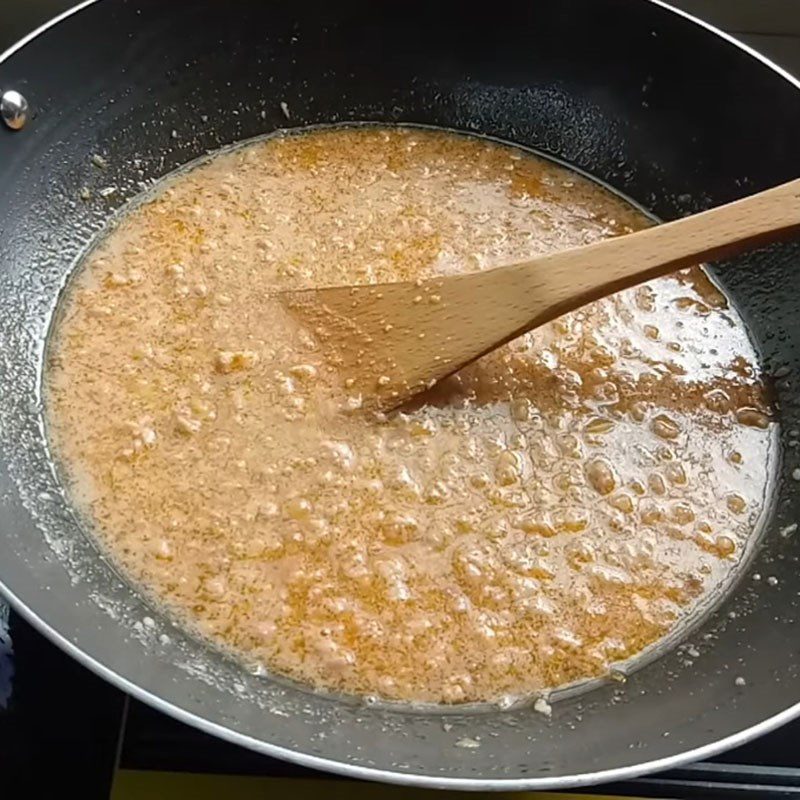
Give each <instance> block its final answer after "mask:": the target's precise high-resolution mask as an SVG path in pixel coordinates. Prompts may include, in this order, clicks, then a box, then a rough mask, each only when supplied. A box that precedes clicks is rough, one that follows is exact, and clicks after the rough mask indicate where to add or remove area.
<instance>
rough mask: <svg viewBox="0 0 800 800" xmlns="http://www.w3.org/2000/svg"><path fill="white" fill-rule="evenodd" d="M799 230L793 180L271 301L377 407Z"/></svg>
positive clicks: (798, 193)
mask: <svg viewBox="0 0 800 800" xmlns="http://www.w3.org/2000/svg"><path fill="white" fill-rule="evenodd" d="M795 230H800V180H795V181H791V182H790V183H786V184H783V185H781V186H777V187H776V188H774V189H769V190H767V191H765V192H761V193H760V194H756V195H753V196H751V197H747V198H745V199H743V200H738V201H737V202H735V203H730V204H729V205H725V206H720V207H719V208H714V209H711V210H710V211H705V212H703V213H702V214H696V215H695V216H691V217H686V218H684V219H681V220H677V221H675V222H669V223H666V224H664V225H658V226H655V227H653V228H648V229H646V230H643V231H639V232H637V233H632V234H629V235H627V236H621V237H618V238H615V239H608V240H606V241H603V242H598V243H596V244H591V245H588V246H586V247H580V248H576V249H573V250H566V251H563V252H560V253H554V254H552V255H548V256H543V257H541V258H536V259H534V260H532V261H525V262H522V263H519V264H512V265H510V266H505V267H498V268H496V269H490V270H486V271H484V272H472V273H467V274H463V275H454V276H451V277H442V278H434V279H431V280H426V281H417V282H416V283H412V282H404V283H386V284H372V285H367V286H337V287H333V288H323V289H306V290H301V291H294V292H285V293H282V294H281V297H282V300H283V302H284V304H285V305H286V307H288V308H289V309H291V311H292V312H293V313H294V314H296V315H298V316H299V317H300V319H301V320H302V321H303V322H304V323H305V324H306V325H308V326H309V327H310V328H311V329H312V330H313V331H314V332H315V333H316V335H317V336H318V337H319V338H320V339H321V340H322V342H323V344H324V346H326V347H328V348H329V355H330V358H331V360H332V361H333V362H334V363H335V364H336V365H337V366H338V368H339V369H340V370H341V374H342V376H343V378H344V381H345V386H346V387H347V388H348V391H350V392H351V393H352V395H353V396H358V395H360V396H361V397H362V398H363V402H364V403H365V404H367V405H371V406H373V407H375V408H378V409H384V410H385V409H388V408H392V407H395V406H397V405H400V404H401V403H403V402H404V401H406V400H408V399H409V398H410V397H412V396H413V395H414V394H416V393H417V392H419V391H421V390H423V389H425V388H428V387H430V386H432V385H433V384H434V383H436V381H438V380H440V379H441V378H444V377H445V376H447V375H449V374H451V373H453V372H455V371H456V370H458V369H460V368H461V367H463V366H464V365H465V364H468V363H469V362H470V361H473V360H474V359H476V358H479V357H480V356H482V355H484V354H485V353H488V352H489V351H490V350H493V349H494V348H496V347H499V346H500V345H502V344H504V343H505V342H508V341H510V340H511V339H514V338H515V337H517V336H520V335H521V334H523V333H525V332H526V331H529V330H531V329H532V328H535V327H536V326H538V325H542V324H543V323H545V322H549V321H550V320H552V319H555V318H556V317H558V316H561V315H562V314H565V313H566V312H568V311H572V310H574V309H575V308H578V307H579V306H582V305H584V304H586V303H589V302H591V301H593V300H597V299H598V298H600V297H603V296H605V295H609V294H612V293H614V292H617V291H619V290H621V289H626V288H628V287H630V286H634V285H636V284H638V283H643V282H645V281H648V280H650V279H651V278H655V277H658V276H659V275H664V274H666V273H669V272H673V271H675V270H678V269H681V268H683V267H687V266H691V265H693V264H697V263H699V262H702V261H704V260H713V259H716V258H720V257H725V256H730V255H734V254H736V253H739V252H741V251H743V250H746V249H748V248H752V247H755V246H758V245H763V244H768V243H770V242H775V241H778V240H780V239H783V238H786V237H788V236H789V235H790V234H791V233H793V232H794V231H795Z"/></svg>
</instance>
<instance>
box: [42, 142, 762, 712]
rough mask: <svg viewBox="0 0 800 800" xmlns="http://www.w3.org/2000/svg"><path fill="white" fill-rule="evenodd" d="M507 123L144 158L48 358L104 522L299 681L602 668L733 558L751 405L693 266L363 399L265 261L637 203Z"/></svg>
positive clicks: (194, 618)
mask: <svg viewBox="0 0 800 800" xmlns="http://www.w3.org/2000/svg"><path fill="white" fill-rule="evenodd" d="M648 224H649V222H648V220H647V218H646V217H645V216H644V215H643V214H642V213H641V212H640V211H638V210H637V209H635V208H633V207H632V206H630V205H629V204H627V203H626V202H625V201H623V200H622V199H620V198H619V197H617V196H615V195H613V194H611V193H610V192H608V191H607V190H605V189H603V188H601V187H600V186H598V185H596V184H594V183H592V182H590V181H589V180H587V179H585V178H583V177H581V176H578V175H576V174H573V173H572V172H570V171H568V170H567V169H565V168H563V167H561V166H558V165H556V164H554V163H551V162H549V161H546V160H543V159H541V158H538V157H536V156H533V155H531V154H529V153H527V152H524V151H520V150H518V149H515V148H512V147H509V146H505V145H501V144H496V143H492V142H488V141H486V140H481V139H474V138H468V137H462V136H458V135H455V134H449V133H445V132H437V131H431V130H422V129H399V128H396V129H382V128H373V127H360V128H359V127H354V128H339V129H326V130H317V131H310V132H306V133H302V134H300V135H292V136H276V137H273V138H270V139H267V140H262V141H259V142H256V143H251V144H247V145H245V146H242V147H240V148H239V149H236V150H233V151H229V152H225V153H222V154H219V155H217V156H215V157H213V158H210V159H209V160H207V161H205V162H204V163H202V164H200V165H198V166H195V167H194V168H193V169H191V170H190V171H188V172H184V173H182V174H179V175H177V176H174V177H173V178H171V179H170V180H169V181H167V182H166V183H164V184H162V185H161V186H160V188H158V190H157V191H156V192H155V193H154V194H153V195H151V196H150V198H149V199H147V200H146V201H145V202H143V203H141V204H139V205H137V206H136V207H135V208H133V209H132V210H130V211H129V213H127V215H126V216H124V217H123V218H122V219H121V221H120V222H119V224H118V225H117V226H116V227H115V228H114V229H113V230H111V231H110V232H108V233H107V235H106V236H105V238H104V239H103V240H102V241H101V242H100V244H99V246H98V247H96V248H95V249H94V250H93V251H92V252H91V253H90V254H89V255H88V256H87V257H86V259H85V261H84V263H83V265H82V267H81V269H80V271H79V272H78V274H77V276H76V277H75V279H74V281H73V283H72V286H71V289H70V291H69V292H68V293H67V294H66V296H65V298H64V301H63V304H62V313H61V314H60V315H59V319H58V322H57V324H56V329H55V333H54V338H53V341H52V346H51V348H50V358H49V365H48V373H47V376H46V378H47V380H46V389H47V399H48V408H49V422H50V431H51V438H52V441H53V445H54V448H55V451H56V453H57V455H58V457H59V459H60V461H61V463H62V464H63V466H64V468H65V471H66V474H67V475H68V476H69V477H70V483H71V486H72V491H73V494H74V497H75V500H76V503H77V504H78V507H79V508H81V509H82V510H83V511H84V512H85V514H86V517H87V519H88V520H91V522H92V527H93V529H94V531H95V532H96V535H97V537H98V538H99V540H100V541H101V543H102V544H103V545H104V546H105V548H107V550H108V551H109V552H110V553H111V554H112V555H113V557H114V558H115V560H116V561H117V563H118V564H119V565H120V566H121V567H122V569H123V570H124V571H125V573H126V574H127V575H128V576H129V577H130V579H131V580H132V581H133V582H135V584H136V585H138V586H139V587H141V588H142V590H143V591H145V592H146V593H147V594H148V595H149V596H150V597H152V598H154V599H156V600H157V601H159V602H161V603H163V604H164V605H165V606H166V607H168V609H170V611H171V612H172V613H173V614H174V615H177V616H178V618H180V619H181V620H182V621H183V623H184V624H185V625H187V626H189V627H190V628H191V629H192V630H194V631H195V632H196V633H199V634H200V635H202V636H204V637H205V638H207V639H208V640H211V641H212V642H214V643H216V644H217V645H218V646H220V647H222V648H224V649H226V650H227V651H229V652H232V653H234V654H236V655H237V656H239V657H241V658H242V659H244V660H246V661H247V662H249V663H253V662H255V663H260V664H263V665H265V666H266V667H267V668H268V669H269V670H272V671H274V672H277V673H281V674H284V675H288V676H291V677H293V678H296V679H298V680H300V681H303V682H306V683H308V684H310V685H312V686H314V687H316V688H324V689H328V690H334V691H342V692H347V693H353V694H359V695H372V696H378V697H381V698H385V699H391V700H401V701H429V702H444V703H460V702H468V701H484V700H490V701H497V700H500V699H503V698H508V697H517V696H521V695H528V694H531V693H536V692H539V691H541V690H543V689H545V688H548V687H557V686H561V685H564V684H567V683H570V682H573V681H577V680H580V679H583V678H587V677H591V676H598V675H603V674H606V673H607V672H608V671H609V669H610V666H611V665H612V664H614V663H615V662H618V661H621V660H624V659H628V658H629V657H632V656H634V655H635V654H637V653H639V652H640V651H641V650H642V649H643V648H645V647H646V646H648V645H650V644H652V643H654V642H656V641H658V640H659V639H660V638H661V637H664V636H665V635H666V634H668V633H670V632H672V631H674V630H675V628H676V626H678V625H680V624H681V623H682V621H684V620H686V619H687V618H688V617H689V616H690V615H691V613H692V612H693V611H695V610H697V608H698V607H699V606H700V604H701V603H702V602H703V600H704V599H707V598H708V597H709V596H710V595H711V594H712V593H713V592H715V591H716V590H719V589H720V588H721V587H723V586H724V585H725V584H726V581H727V580H728V579H729V578H730V576H731V574H732V572H733V570H734V569H735V567H736V564H737V563H738V562H739V561H740V559H741V558H743V556H744V554H745V552H746V550H747V546H748V539H749V537H751V535H752V533H753V530H754V528H755V526H756V523H757V520H758V518H759V515H760V513H761V511H762V506H763V503H764V494H765V488H766V482H767V474H768V469H767V467H768V462H769V439H770V428H771V425H772V423H771V421H770V407H769V404H768V402H767V399H766V396H765V391H764V388H763V384H762V382H761V380H760V378H759V374H758V368H757V366H756V359H755V355H754V352H753V349H752V346H751V344H750V342H749V340H748V337H747V334H746V331H745V328H744V326H743V324H742V323H741V320H740V319H739V318H738V317H737V315H736V312H735V311H734V310H733V309H732V308H731V307H729V305H728V304H727V302H726V299H725V297H724V296H723V295H722V294H720V292H719V291H718V290H717V289H716V288H715V287H714V285H713V284H711V283H710V281H709V280H708V279H707V278H706V276H705V274H704V273H703V272H702V270H701V269H699V268H696V269H691V270H687V271H684V272H682V273H680V274H678V275H676V276H674V277H669V278H665V279H661V280H657V281H653V282H651V283H649V284H647V285H645V286H642V287H640V288H637V289H635V290H630V291H626V292H623V293H621V294H618V295H616V296H614V297H610V298H608V299H605V300H602V301H600V302H597V303H595V304H593V305H591V306H588V307H586V308H583V309H581V310H579V311H577V312H575V313H573V314H570V315H569V316H566V317H563V318H561V319H559V320H556V321H555V322H553V323H552V324H549V325H547V326H546V327H544V328H542V329H539V330H537V331H535V332H533V333H531V334H529V335H526V336H524V337H522V338H520V339H519V340H517V341H515V342H513V343H511V344H510V345H508V346H506V347H504V348H502V349H501V350H498V351H496V352H494V353H492V354H490V355H489V356H487V357H485V358H483V359H482V360H480V361H479V362H477V363H476V364H474V365H472V366H470V367H468V368H466V369H464V370H463V371H462V372H461V373H459V374H458V375H456V376H455V377H452V378H450V379H448V381H446V382H445V384H444V385H443V386H441V387H440V388H439V389H438V390H437V391H436V392H435V393H434V394H432V395H431V396H430V397H429V398H428V402H427V403H425V404H417V405H418V407H417V408H415V409H414V410H411V411H408V412H407V413H394V414H390V415H388V416H381V415H370V414H369V413H367V412H364V411H362V410H361V409H360V408H359V400H358V398H357V397H352V396H350V395H349V394H348V391H347V381H346V378H347V376H345V375H339V374H336V372H335V371H334V370H333V369H332V368H331V367H329V366H328V365H327V362H326V359H325V354H324V353H323V352H321V351H320V349H319V348H318V346H317V344H316V342H315V340H314V339H313V338H312V336H311V335H310V334H309V333H308V332H307V331H304V330H302V329H301V328H300V327H299V324H298V323H297V322H295V321H294V320H293V319H292V318H291V317H289V316H288V315H287V313H286V312H285V311H284V310H283V309H282V307H281V306H280V305H279V303H278V302H276V301H275V300H274V299H271V296H270V295H271V292H273V291H274V290H275V289H276V288H299V287H304V286H313V285H332V284H339V283H359V282H361V283H369V282H375V281H391V280H408V279H414V278H416V277H431V276H435V275H442V274H450V273H453V272H458V271H462V270H477V269H485V268H487V267H491V266H497V265H501V264H503V263H507V262H513V261H515V260H521V259H526V258H529V257H531V256H533V255H536V254H541V253H545V252H548V251H552V250H556V249H559V248H566V247H572V246H575V245H581V244H585V243H588V242H592V241H596V240H598V239H602V238H604V237H609V236H616V235H619V234H624V233H626V232H629V231H632V230H635V229H637V228H641V227H644V226H646V225H648Z"/></svg>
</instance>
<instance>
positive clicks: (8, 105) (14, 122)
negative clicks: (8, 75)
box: [0, 89, 28, 131]
mask: <svg viewBox="0 0 800 800" xmlns="http://www.w3.org/2000/svg"><path fill="white" fill-rule="evenodd" d="M0 117H2V118H3V122H5V124H6V125H7V126H8V127H9V128H11V130H12V131H18V130H20V129H21V128H23V127H24V126H25V123H26V122H27V121H28V101H27V100H26V99H25V98H24V97H23V96H22V95H21V94H20V93H19V92H16V91H14V90H13V89H9V90H8V91H7V92H3V95H2V97H0Z"/></svg>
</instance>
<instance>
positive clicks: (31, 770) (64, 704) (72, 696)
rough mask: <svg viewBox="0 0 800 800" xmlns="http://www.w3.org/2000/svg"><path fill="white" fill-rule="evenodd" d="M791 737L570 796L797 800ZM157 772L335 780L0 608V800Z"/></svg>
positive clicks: (96, 789)
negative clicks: (166, 708)
mask: <svg viewBox="0 0 800 800" xmlns="http://www.w3.org/2000/svg"><path fill="white" fill-rule="evenodd" d="M799 738H800V721H798V722H795V723H791V724H789V725H787V726H785V727H783V728H781V729H780V730H778V731H776V732H774V733H772V734H769V735H767V736H765V737H763V738H761V739H759V740H756V741H754V742H751V743H750V744H748V745H745V746H744V747H740V748H738V749H736V750H732V751H729V752H728V753H725V754H723V755H721V756H718V757H717V758H714V759H712V760H711V761H705V762H701V763H698V764H693V765H691V766H688V767H683V768H681V769H675V770H670V771H668V772H664V773H661V774H659V775H656V776H651V777H647V778H641V779H638V780H632V781H626V782H624V783H616V784H607V785H604V786H599V787H593V788H591V789H584V790H582V791H578V792H573V793H572V795H571V796H575V795H586V796H589V795H593V794H603V795H606V796H607V795H617V796H622V797H634V796H635V797H640V798H642V797H648V798H649V797H653V798H655V797H658V798H686V799H687V800H694V798H703V800H713V799H714V798H726V800H730V799H731V798H759V800H772V798H787V797H789V798H791V797H796V798H800V749H798V747H797V744H796V743H797V742H798V739H799ZM163 773H171V774H186V773H194V774H195V775H198V774H199V775H206V776H208V775H213V776H261V777H264V778H282V779H298V778H306V779H314V780H315V781H319V782H320V783H322V782H338V781H340V780H341V779H337V778H334V777H332V776H330V775H326V774H322V773H319V772H314V771H312V770H309V769H304V768H302V767H297V766H294V765H292V764H287V763H285V762H283V761H277V760H275V759H271V758H268V757H266V756H262V755H258V754H256V753H253V752H250V751H248V750H244V749H242V748H239V747H237V746H235V745H231V744H228V743H226V742H223V741H220V740H218V739H215V738H214V737H211V736H209V735H207V734H204V733H201V732H200V731H197V730H195V729H193V728H190V727H188V726H186V725H184V724H182V723H180V722H177V721H175V720H173V719H171V718H169V717H166V716H164V715H163V714H161V713H159V712H157V711H154V710H153V709H151V708H149V707H148V706H145V705H143V704H142V703H139V702H138V701H136V700H133V699H132V698H130V697H128V696H127V695H125V694H124V693H123V692H121V691H119V690H118V689H115V688H114V687H112V686H110V685H109V684H107V683H106V682H105V681H103V680H101V679H100V678H98V677H97V676H95V675H94V674H93V673H91V672H89V671H88V670H86V669H85V668H84V667H82V666H80V665H79V664H78V663H77V662H75V661H73V660H72V659H71V658H70V657H69V656H67V655H65V654H64V653H62V652H61V651H60V650H59V649H58V648H56V647H55V646H54V645H52V644H51V643H50V642H49V641H47V640H46V639H45V638H44V637H42V636H41V635H40V634H39V633H37V632H36V631H34V630H33V628H31V627H30V625H28V624H26V623H25V622H23V621H22V620H21V619H20V618H19V617H18V616H16V615H15V614H13V613H10V612H9V611H8V609H7V607H5V606H2V605H0V797H4V798H6V797H7V798H9V800H16V798H17V797H25V798H28V797H39V796H44V795H43V794H42V795H40V794H39V793H38V791H37V790H39V791H41V789H43V788H45V787H48V788H51V787H52V786H53V785H58V786H60V787H61V788H62V789H63V788H65V787H69V788H73V789H78V790H80V796H81V798H82V800H94V798H98V800H99V798H107V797H109V796H110V792H111V787H112V783H114V779H115V775H116V776H117V789H119V785H120V784H124V783H126V781H124V780H123V781H120V780H119V777H120V776H133V775H135V776H137V778H139V779H141V778H143V777H144V778H148V777H150V778H152V777H156V776H161V775H162V774H163ZM223 783H224V782H223ZM147 785H148V786H149V785H151V784H147ZM231 785H232V786H233V784H231ZM237 785H238V784H237ZM301 785H302V786H307V784H306V781H302V782H298V784H297V786H298V787H300V786H301ZM325 785H329V784H328V783H326V784H325ZM9 790H11V791H9ZM224 791H225V792H226V794H227V795H228V800H235V799H236V794H235V790H233V789H232V790H231V791H230V792H228V790H227V785H226V788H225V789H224ZM375 791H377V789H375ZM408 794H409V792H408V791H406V792H405V795H406V796H407V795H408ZM411 794H412V795H413V792H411ZM122 796H123V793H122V792H121V791H116V792H115V794H114V797H115V798H117V797H119V798H120V800H122ZM126 796H127V795H126ZM140 796H151V795H150V794H149V793H148V794H145V793H144V792H142V794H141V795H140ZM162 796H164V795H162ZM170 796H173V795H170ZM174 796H176V797H179V796H184V795H183V794H175V795H174ZM247 796H253V795H247Z"/></svg>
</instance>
